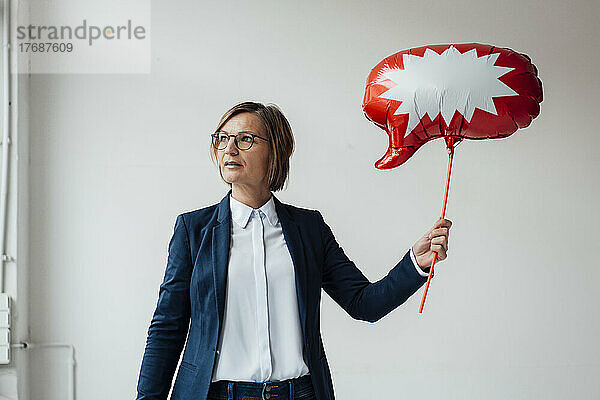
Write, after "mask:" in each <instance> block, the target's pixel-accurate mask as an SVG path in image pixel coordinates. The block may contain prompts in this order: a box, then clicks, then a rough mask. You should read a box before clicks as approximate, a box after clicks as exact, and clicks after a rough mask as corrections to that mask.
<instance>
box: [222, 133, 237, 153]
mask: <svg viewBox="0 0 600 400" xmlns="http://www.w3.org/2000/svg"><path fill="white" fill-rule="evenodd" d="M232 150H235V151H237V146H236V145H235V137H234V136H229V140H228V141H227V147H225V153H231V151H232Z"/></svg>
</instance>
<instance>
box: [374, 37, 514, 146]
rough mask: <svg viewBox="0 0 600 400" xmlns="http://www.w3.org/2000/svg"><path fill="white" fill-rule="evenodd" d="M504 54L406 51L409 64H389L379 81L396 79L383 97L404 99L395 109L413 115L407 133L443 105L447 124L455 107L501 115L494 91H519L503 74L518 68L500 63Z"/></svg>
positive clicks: (466, 114) (470, 112)
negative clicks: (426, 115)
mask: <svg viewBox="0 0 600 400" xmlns="http://www.w3.org/2000/svg"><path fill="white" fill-rule="evenodd" d="M499 55H500V53H493V54H487V55H485V56H482V57H477V52H476V51H475V49H472V50H469V51H466V52H465V53H463V54H461V53H460V51H458V50H457V49H456V48H455V47H454V46H450V47H448V48H447V49H446V50H445V51H444V52H443V53H442V54H438V53H436V52H435V51H433V50H431V49H426V50H425V53H424V55H423V57H421V56H418V55H412V54H403V55H402V60H403V64H404V69H398V68H388V69H387V70H385V71H383V72H381V74H380V76H378V81H381V80H384V79H389V80H391V81H393V82H394V83H396V86H394V87H392V88H390V89H388V90H386V91H385V92H383V93H382V94H380V95H379V97H380V98H383V99H389V100H396V101H400V102H402V104H400V106H399V107H398V108H397V109H396V111H395V112H394V115H398V114H408V115H409V117H408V127H407V129H406V132H405V134H404V137H406V136H408V135H409V134H410V132H411V131H412V130H413V129H414V128H415V126H417V124H418V123H419V121H420V120H421V118H422V117H423V116H425V114H428V115H429V118H430V119H431V120H433V119H435V118H436V117H437V115H438V114H440V110H441V114H442V118H443V119H444V121H445V122H446V125H449V124H450V121H451V120H452V117H453V116H454V112H455V111H458V112H459V113H460V114H461V115H462V116H463V117H464V118H465V119H466V120H467V121H468V122H470V121H471V117H473V113H474V112H475V108H479V109H481V110H484V111H487V112H489V113H492V114H494V115H498V114H497V112H496V107H495V106H494V101H493V100H492V98H493V97H500V96H518V93H517V92H515V91H514V90H513V89H511V88H510V87H509V86H508V85H506V84H505V83H504V82H502V81H501V80H499V79H498V78H499V77H501V76H502V75H504V74H506V73H508V72H510V71H512V70H513V69H515V68H509V67H501V66H497V65H494V63H495V62H496V59H497V58H498V56H499Z"/></svg>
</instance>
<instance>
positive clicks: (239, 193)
mask: <svg viewBox="0 0 600 400" xmlns="http://www.w3.org/2000/svg"><path fill="white" fill-rule="evenodd" d="M231 196H233V198H234V199H236V200H237V201H239V202H241V203H244V204H245V205H247V206H250V207H252V208H254V209H257V208H260V207H261V206H263V205H264V204H265V203H266V202H267V201H269V199H270V198H271V191H270V190H269V189H268V188H267V187H262V188H252V187H248V186H245V185H236V184H233V185H232V187H231Z"/></svg>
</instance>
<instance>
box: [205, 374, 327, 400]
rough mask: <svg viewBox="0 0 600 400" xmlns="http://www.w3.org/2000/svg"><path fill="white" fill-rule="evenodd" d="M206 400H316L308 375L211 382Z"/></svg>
mask: <svg viewBox="0 0 600 400" xmlns="http://www.w3.org/2000/svg"><path fill="white" fill-rule="evenodd" d="M206 400H317V397H316V395H315V391H314V388H313V386H312V381H311V377H310V374H307V375H304V376H301V377H299V378H294V379H286V380H285V381H267V382H242V381H227V380H220V381H216V382H212V383H211V384H210V387H209V389H208V397H207V398H206Z"/></svg>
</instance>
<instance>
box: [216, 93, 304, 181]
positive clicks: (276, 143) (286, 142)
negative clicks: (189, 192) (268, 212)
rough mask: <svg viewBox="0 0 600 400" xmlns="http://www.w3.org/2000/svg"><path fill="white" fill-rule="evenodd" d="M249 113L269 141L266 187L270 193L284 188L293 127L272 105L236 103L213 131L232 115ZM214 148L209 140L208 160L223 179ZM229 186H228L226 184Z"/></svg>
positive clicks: (291, 147) (291, 148)
mask: <svg viewBox="0 0 600 400" xmlns="http://www.w3.org/2000/svg"><path fill="white" fill-rule="evenodd" d="M243 112H249V113H252V114H254V115H256V116H258V117H259V118H260V120H261V121H262V123H263V127H264V131H265V134H266V137H267V139H268V140H269V149H270V152H269V161H268V163H269V165H268V168H267V182H268V184H269V190H271V191H273V192H276V191H278V190H281V189H283V188H284V184H285V186H286V187H287V180H288V173H289V170H290V157H291V155H292V153H293V152H294V135H293V134H292V128H291V127H290V123H289V122H288V120H287V118H286V117H285V115H283V112H282V111H281V110H280V109H279V107H277V105H275V104H272V103H271V104H267V105H264V104H262V103H255V102H252V101H246V102H243V103H239V104H237V105H235V106H233V107H231V108H230V109H229V110H227V112H225V114H223V116H222V117H221V120H220V121H219V124H218V126H217V129H215V132H217V131H219V130H221V129H222V128H223V125H225V124H226V123H227V121H229V119H230V118H231V117H233V116H234V115H237V114H240V113H243ZM217 151H218V150H217V149H215V147H214V146H213V145H212V139H211V141H210V155H211V159H212V160H213V162H214V163H215V165H216V166H217V169H218V170H219V175H221V179H223V174H222V173H221V168H219V162H218V160H217ZM223 182H225V183H227V185H229V187H231V183H229V182H227V181H225V179H223Z"/></svg>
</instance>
